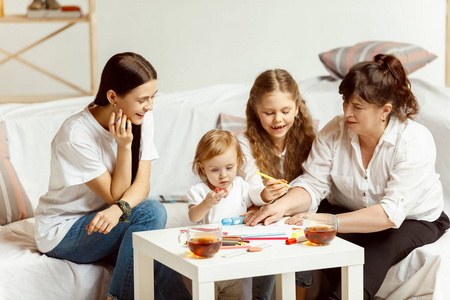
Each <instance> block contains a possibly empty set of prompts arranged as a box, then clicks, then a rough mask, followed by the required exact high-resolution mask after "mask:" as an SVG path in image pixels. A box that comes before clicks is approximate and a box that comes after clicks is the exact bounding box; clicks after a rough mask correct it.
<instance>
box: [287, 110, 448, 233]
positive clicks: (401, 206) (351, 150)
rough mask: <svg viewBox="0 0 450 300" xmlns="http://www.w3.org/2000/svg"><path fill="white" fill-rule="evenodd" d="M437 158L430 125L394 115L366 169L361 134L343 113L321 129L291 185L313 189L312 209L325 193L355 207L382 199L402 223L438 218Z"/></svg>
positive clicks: (388, 211) (390, 214) (331, 199)
mask: <svg viewBox="0 0 450 300" xmlns="http://www.w3.org/2000/svg"><path fill="white" fill-rule="evenodd" d="M435 162H436V146H435V144H434V140H433V137H432V135H431V133H430V132H429V130H428V129H427V128H425V127H424V126H423V125H421V124H419V123H417V122H414V121H412V120H409V119H408V120H406V121H405V122H400V121H399V120H398V119H397V118H395V117H391V119H390V121H389V124H388V126H387V127H386V129H385V131H384V133H383V135H382V136H381V138H380V141H379V142H378V145H377V146H376V148H375V151H374V153H373V156H372V159H371V160H370V162H369V165H368V166H367V169H364V167H363V163H362V158H361V149H360V146H359V138H358V135H357V134H356V133H354V132H352V131H350V130H349V129H348V125H347V122H346V120H345V118H344V117H343V115H340V116H337V117H335V118H334V119H333V120H331V121H330V122H329V123H328V124H327V125H326V126H325V127H324V128H323V129H322V130H321V131H320V133H319V134H318V136H317V137H316V140H315V141H314V143H313V147H312V149H311V153H310V155H309V157H308V159H307V161H306V162H305V163H304V165H303V168H304V173H303V174H302V175H300V176H299V177H298V178H296V179H295V180H294V181H292V183H291V185H292V186H299V187H303V188H304V189H306V190H307V191H308V193H309V194H310V195H311V198H312V204H311V207H310V211H316V209H317V207H318V205H319V203H320V201H321V200H322V199H323V198H325V197H327V199H328V200H329V202H330V203H331V204H336V205H340V206H342V207H345V208H347V209H348V210H351V211H354V210H358V209H362V208H365V207H369V206H372V205H375V204H381V206H382V207H383V209H384V211H385V212H386V214H387V215H388V217H389V220H391V221H392V222H393V223H394V224H395V227H396V228H398V227H400V225H401V224H402V222H403V221H404V220H405V219H415V220H424V221H430V222H432V221H435V220H436V219H438V218H439V216H440V214H441V212H442V210H443V207H444V199H443V191H442V185H441V182H440V181H439V175H438V174H437V173H436V171H435Z"/></svg>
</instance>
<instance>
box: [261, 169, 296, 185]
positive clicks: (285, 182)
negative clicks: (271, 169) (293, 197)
mask: <svg viewBox="0 0 450 300" xmlns="http://www.w3.org/2000/svg"><path fill="white" fill-rule="evenodd" d="M255 173H256V174H258V175H260V176H262V177H265V178H267V179H273V180H278V181H280V182H281V183H284V184H285V185H286V186H287V187H289V188H291V187H292V186H290V185H289V184H288V183H287V181H286V180H283V179H275V178H273V177H270V176H269V175H266V174H264V173H261V172H258V171H255Z"/></svg>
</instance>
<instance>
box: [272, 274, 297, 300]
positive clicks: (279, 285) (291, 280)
mask: <svg viewBox="0 0 450 300" xmlns="http://www.w3.org/2000/svg"><path fill="white" fill-rule="evenodd" d="M275 278H276V282H275V284H276V295H277V300H280V299H295V272H291V273H282V274H277V275H276V276H275Z"/></svg>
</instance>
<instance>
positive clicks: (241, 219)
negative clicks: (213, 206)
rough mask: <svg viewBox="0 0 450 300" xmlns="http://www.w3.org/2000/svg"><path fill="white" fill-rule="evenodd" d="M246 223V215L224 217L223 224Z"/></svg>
mask: <svg viewBox="0 0 450 300" xmlns="http://www.w3.org/2000/svg"><path fill="white" fill-rule="evenodd" d="M238 224H244V217H233V218H225V219H222V225H238Z"/></svg>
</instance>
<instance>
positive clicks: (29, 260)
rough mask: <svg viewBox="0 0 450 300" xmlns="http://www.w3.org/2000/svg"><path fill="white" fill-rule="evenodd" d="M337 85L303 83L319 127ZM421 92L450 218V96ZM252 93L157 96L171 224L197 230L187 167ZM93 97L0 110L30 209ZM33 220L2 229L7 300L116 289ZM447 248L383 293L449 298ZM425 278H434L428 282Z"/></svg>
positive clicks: (163, 192)
mask: <svg viewBox="0 0 450 300" xmlns="http://www.w3.org/2000/svg"><path fill="white" fill-rule="evenodd" d="M337 85H338V83H336V82H335V81H332V80H328V79H327V80H323V78H318V79H314V80H309V81H305V82H303V83H302V84H301V85H300V89H301V91H302V93H303V95H304V97H305V98H306V100H307V103H308V106H309V107H310V109H311V112H312V114H313V117H314V118H315V119H318V120H319V121H320V123H319V127H321V126H323V125H324V124H325V123H326V122H328V121H329V120H330V119H331V118H332V117H333V116H334V115H336V114H339V113H340V112H341V100H340V97H339V95H338V94H337ZM414 86H416V87H417V88H418V89H417V90H416V91H415V92H416V94H417V95H418V98H420V97H422V98H421V99H419V100H420V102H421V104H423V109H422V114H421V116H420V117H419V118H418V120H419V121H421V122H422V123H424V124H425V125H427V126H428V127H429V128H430V130H432V133H433V135H434V137H435V139H436V144H437V147H438V162H437V168H438V171H439V172H440V173H441V176H442V177H441V179H442V182H443V184H444V186H445V193H446V210H447V213H448V212H449V208H450V193H449V188H450V171H449V170H450V156H449V155H448V154H447V153H450V142H449V141H448V140H446V138H447V139H448V133H450V117H449V116H448V115H446V113H448V112H449V111H450V96H448V95H449V94H450V92H448V91H447V90H446V89H437V88H434V87H431V86H428V85H426V84H425V83H423V82H421V81H417V83H414V82H413V87H414ZM419 87H420V89H419ZM249 89H250V85H237V84H225V85H218V86H213V87H208V88H203V89H199V90H195V91H187V92H180V93H171V94H163V93H162V94H158V96H157V98H156V102H155V107H154V115H155V127H156V130H155V143H156V146H157V149H158V152H159V155H160V158H159V159H158V160H157V161H155V162H154V163H153V164H152V176H151V193H150V198H153V199H162V198H164V199H165V201H164V205H165V207H166V209H167V212H168V222H167V227H178V226H186V225H190V224H191V222H190V221H189V220H188V217H187V204H186V203H185V202H180V201H177V199H180V197H181V196H183V195H184V193H185V192H186V190H187V189H188V188H189V186H191V185H192V184H194V183H196V182H198V179H197V178H196V176H194V175H193V174H192V171H191V165H190V163H191V161H192V158H193V154H194V151H195V147H196V145H197V142H198V140H199V139H200V137H201V136H202V135H203V134H204V133H205V132H206V131H208V130H210V129H212V128H214V127H216V126H217V121H218V116H219V114H226V115H231V116H237V117H241V118H243V117H244V116H245V105H246V101H247V98H248V92H249ZM432 89H434V93H435V94H433V95H430V96H429V94H428V93H429V91H428V90H432ZM425 91H426V93H425ZM428 97H431V99H428ZM91 100H92V97H82V98H75V99H65V100H59V101H52V102H47V103H40V104H3V105H0V121H1V123H0V126H1V127H0V128H1V129H2V134H3V135H4V136H3V137H4V141H6V142H7V143H6V147H7V148H6V150H8V149H9V156H8V153H7V151H6V150H2V149H0V150H1V154H2V160H3V161H4V162H7V163H8V162H10V163H11V166H12V168H14V169H15V172H16V173H17V177H18V179H19V181H20V183H21V184H22V186H23V190H24V191H25V193H26V195H27V197H28V198H29V201H30V203H31V206H32V207H33V208H35V207H36V205H37V203H38V200H39V197H40V196H41V195H42V194H44V193H45V192H46V189H47V186H48V178H49V162H50V142H51V140H52V138H53V136H54V134H55V133H56V131H57V130H58V128H59V126H60V124H61V123H62V121H63V120H64V119H66V118H67V117H68V116H69V115H71V114H73V113H75V112H77V111H80V110H81V109H83V108H84V107H85V106H86V105H87V104H88V103H89V102H90V101H91ZM223 120H224V119H222V121H223ZM221 125H222V126H224V128H225V129H232V130H233V129H236V126H237V127H239V126H240V125H241V123H240V121H239V120H238V121H236V122H235V123H233V122H231V123H227V122H225V121H223V123H222V124H221ZM445 133H447V136H445ZM5 151H6V152H5ZM1 175H2V176H7V175H5V174H1ZM0 179H1V178H0ZM0 181H1V180H0ZM0 190H2V193H4V191H5V187H4V186H1V185H0ZM172 200H173V201H172ZM0 201H1V200H0ZM33 221H34V219H33V218H28V219H25V220H20V221H15V222H12V223H10V224H6V225H3V226H0V299H7V300H8V299H14V300H15V299H38V300H39V299H63V298H70V299H103V298H104V295H105V294H106V291H107V289H108V286H109V281H110V278H111V274H112V269H111V267H107V266H104V265H101V264H84V265H81V264H74V263H71V262H68V261H64V260H57V259H52V258H48V257H46V256H43V255H41V254H40V253H39V252H38V251H37V248H36V246H35V243H34V235H33V224H34V222H33ZM449 245H450V235H449V234H448V233H447V234H446V235H445V236H444V237H443V238H441V239H440V240H439V241H438V242H436V243H434V244H433V245H427V246H425V247H422V248H420V249H416V250H415V251H413V252H412V253H411V254H410V255H409V256H408V257H407V258H406V259H405V260H403V261H402V262H400V263H399V264H397V265H396V266H394V267H393V268H391V270H390V272H389V274H388V277H387V279H386V281H385V282H384V284H383V287H382V288H381V290H380V291H379V293H378V296H380V297H382V298H386V299H406V298H413V299H419V298H420V299H443V298H442V297H443V296H447V295H449V294H450V286H449V285H448V284H446V280H447V278H449V276H448V274H447V272H449V271H447V270H450V268H449V267H450V255H449V254H447V252H448V251H445V247H446V246H449ZM424 274H427V275H428V277H426V278H427V279H426V280H424V278H425V277H424ZM417 282H421V284H417ZM433 292H434V296H433ZM418 295H420V297H419V296H418ZM414 297H415V298H414ZM244 298H248V296H244Z"/></svg>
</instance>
